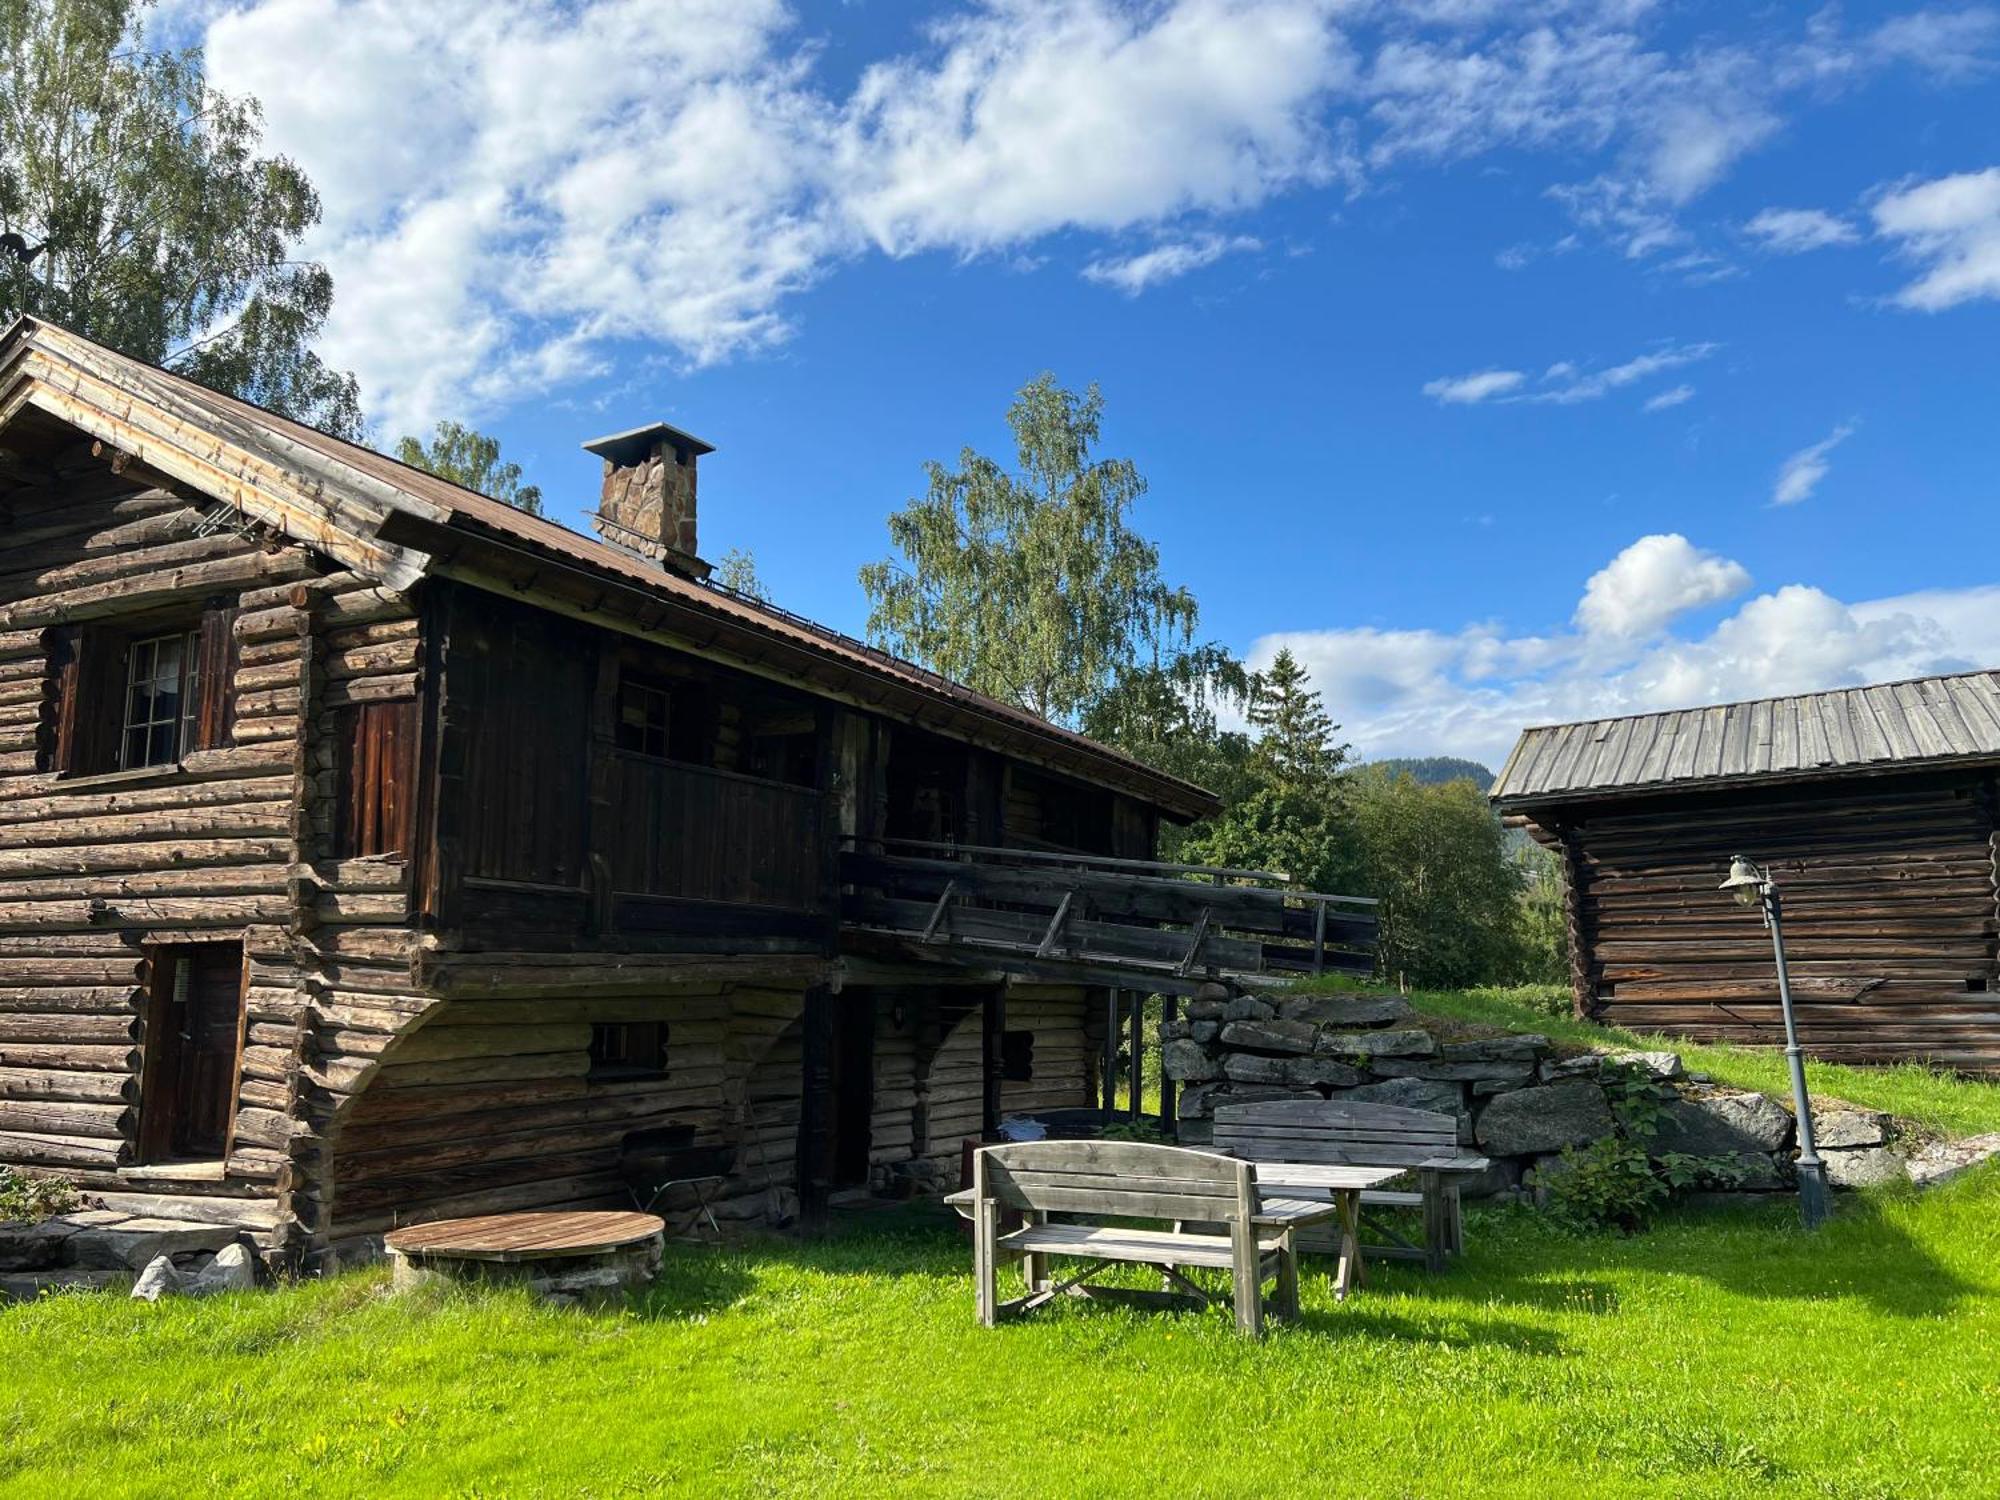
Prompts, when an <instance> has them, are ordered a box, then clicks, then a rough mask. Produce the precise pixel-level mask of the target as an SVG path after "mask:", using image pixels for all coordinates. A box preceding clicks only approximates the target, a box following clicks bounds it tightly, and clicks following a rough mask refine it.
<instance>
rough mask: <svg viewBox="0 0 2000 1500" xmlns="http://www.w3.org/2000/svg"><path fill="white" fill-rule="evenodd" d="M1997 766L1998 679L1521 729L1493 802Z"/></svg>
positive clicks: (1887, 686)
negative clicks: (1760, 780) (1921, 768)
mask: <svg viewBox="0 0 2000 1500" xmlns="http://www.w3.org/2000/svg"><path fill="white" fill-rule="evenodd" d="M1988 760H1990V761H2000V671H1980V672H1960V673H1955V674H1953V675H1951V676H1947V677H1913V678H1910V679H1909V680H1907V681H1904V682H1882V683H1876V684H1874V685H1872V686H1869V687H1855V688H1835V689H1833V690H1832V691H1830V692H1825V693H1802V694H1799V695H1797V696H1795V697H1790V698H1758V699H1754V700H1752V701H1750V702H1747V703H1719V704H1713V705H1710V706H1707V707H1703V708H1683V709H1675V710H1672V711H1670V712H1667V713H1658V714H1632V715H1628V716H1626V717H1624V718H1619V719H1589V720H1585V721H1582V722H1580V723H1575V724H1545V725H1541V726H1538V727H1536V728H1533V729H1528V730H1525V731H1523V732H1522V735H1521V738H1520V740H1519V742H1518V743H1516V744H1515V746H1514V753H1513V754H1512V755H1510V756H1508V757H1507V764H1506V765H1505V766H1504V767H1502V768H1501V771H1500V775H1499V776H1498V777H1497V778H1496V779H1495V780H1494V783H1493V792H1492V795H1493V798H1494V800H1495V801H1498V802H1500V803H1503V804H1505V803H1510V802H1530V801H1557V800H1561V799H1563V798H1566V797H1580V796H1592V795H1598V794H1602V793H1609V792H1622V791H1642V790H1644V791H1651V790H1656V789H1659V788H1663V787H1675V786H1683V785H1702V786H1712V785H1727V784H1730V783H1735V782H1743V781H1754V780H1756V779H1758V778H1760V777H1766V776H1784V777H1796V776H1817V775H1833V774H1837V773H1839V772H1842V771H1852V770H1856V769H1863V768H1867V769H1875V770H1880V769H1885V768H1888V767H1892V766H1896V767H1901V766H1924V765H1934V764H1950V763H1954V762H1964V761H1988Z"/></svg>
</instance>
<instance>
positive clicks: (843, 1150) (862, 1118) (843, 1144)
mask: <svg viewBox="0 0 2000 1500" xmlns="http://www.w3.org/2000/svg"><path fill="white" fill-rule="evenodd" d="M839 1006H840V1008H839V1011H838V1012H837V1017H836V1020H835V1025H834V1049H833V1059H834V1061H833V1184H834V1186H835V1187H860V1186H865V1185H866V1184H867V1182H868V1153H869V1147H870V1145H871V1143H872V1137H873V1125H874V1116H875V996H874V994H873V992H871V991H868V990H863V991H861V992H860V993H858V994H857V993H853V992H849V993H848V994H845V995H842V996H840V997H839Z"/></svg>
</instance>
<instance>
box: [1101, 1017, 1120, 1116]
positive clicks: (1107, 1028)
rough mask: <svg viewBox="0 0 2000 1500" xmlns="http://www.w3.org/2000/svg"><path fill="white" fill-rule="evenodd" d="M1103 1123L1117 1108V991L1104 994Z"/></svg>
mask: <svg viewBox="0 0 2000 1500" xmlns="http://www.w3.org/2000/svg"><path fill="white" fill-rule="evenodd" d="M1103 1073H1104V1101H1103V1103H1102V1104H1101V1105H1100V1106H1099V1107H1100V1108H1101V1109H1102V1110H1103V1111H1104V1123H1105V1124H1107V1125H1109V1124H1110V1123H1111V1116H1112V1113H1113V1111H1115V1110H1116V1109H1117V1108H1118V991H1117V990H1115V989H1110V990H1106V991H1105V992H1104V1068H1103Z"/></svg>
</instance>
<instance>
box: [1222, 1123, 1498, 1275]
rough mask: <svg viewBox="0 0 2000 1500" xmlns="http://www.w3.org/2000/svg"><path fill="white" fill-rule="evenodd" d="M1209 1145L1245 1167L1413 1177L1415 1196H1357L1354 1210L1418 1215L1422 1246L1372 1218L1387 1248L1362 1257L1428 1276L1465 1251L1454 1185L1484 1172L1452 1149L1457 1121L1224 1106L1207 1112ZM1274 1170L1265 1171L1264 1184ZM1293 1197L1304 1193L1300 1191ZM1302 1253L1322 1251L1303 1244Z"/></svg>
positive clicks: (1475, 1160)
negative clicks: (1385, 1171)
mask: <svg viewBox="0 0 2000 1500" xmlns="http://www.w3.org/2000/svg"><path fill="white" fill-rule="evenodd" d="M1214 1145H1215V1149H1216V1150H1218V1151H1223V1152H1227V1153H1228V1154H1230V1155H1232V1156H1240V1157H1242V1158H1244V1159H1245V1160H1248V1161H1253V1162H1263V1163H1272V1164H1276V1163H1283V1162H1296V1163H1301V1164H1315V1165H1316V1164H1327V1165H1343V1166H1370V1167H1388V1166H1393V1167H1399V1168H1402V1169H1404V1170H1406V1171H1409V1172H1412V1173H1414V1174H1415V1176H1416V1180H1417V1190H1416V1191H1415V1192H1406V1191H1392V1190H1385V1189H1379V1188H1378V1189H1371V1190H1369V1191H1367V1192H1364V1193H1363V1194H1362V1195H1361V1206H1362V1209H1363V1210H1364V1211H1366V1210H1367V1209H1370V1208H1377V1209H1380V1208H1398V1209H1417V1210H1421V1212H1422V1214H1423V1243H1422V1244H1420V1245H1418V1244H1412V1243H1410V1242H1409V1241H1408V1240H1407V1239H1405V1238H1403V1237H1402V1236H1401V1235H1400V1234H1398V1233H1396V1232H1395V1230H1394V1229H1393V1228H1392V1227H1390V1226H1388V1225H1386V1224H1384V1223H1382V1221H1381V1218H1380V1215H1373V1216H1371V1217H1370V1219H1369V1222H1370V1223H1371V1225H1373V1226H1374V1228H1375V1229H1376V1230H1377V1231H1378V1232H1380V1233H1382V1234H1383V1235H1385V1236H1386V1237H1387V1239H1388V1241H1389V1243H1387V1244H1385V1245H1370V1246H1368V1251H1369V1253H1370V1254H1374V1255H1387V1256H1392V1257H1401V1258H1404V1259H1410V1260H1421V1261H1423V1263H1424V1265H1425V1267H1426V1268H1427V1269H1429V1270H1432V1271H1441V1270H1443V1269H1444V1265H1445V1260H1446V1257H1447V1256H1450V1255H1456V1254H1462V1253H1463V1252H1464V1249H1465V1228H1464V1222H1463V1220H1462V1218H1461V1216H1460V1212H1459V1202H1458V1183H1457V1181H1456V1180H1455V1179H1456V1178H1457V1177H1458V1176H1459V1175H1460V1174H1463V1173H1466V1172H1477V1171H1479V1170H1480V1169H1481V1168H1483V1167H1484V1166H1485V1165H1486V1158H1485V1157H1483V1156H1480V1155H1477V1154H1476V1153H1474V1152H1470V1151H1467V1150H1465V1149H1464V1148H1462V1147H1461V1146H1460V1145H1459V1144H1458V1121H1457V1120H1456V1119H1455V1118H1453V1117H1452V1116H1451V1115H1446V1114H1438V1113H1436V1112H1434V1111H1431V1110H1427V1109H1405V1108H1403V1107H1401V1106H1400V1105H1394V1104H1345V1103H1342V1102H1340V1101H1339V1100H1324V1099H1274V1100H1270V1101H1268V1102H1265V1103H1262V1104H1226V1105H1223V1106H1222V1107H1221V1108H1219V1109H1217V1110H1216V1112H1215V1138H1214ZM1274 1170H1275V1168H1274V1167H1266V1168H1265V1176H1266V1178H1267V1179H1269V1178H1270V1177H1272V1175H1273V1171H1274ZM1280 1181H1282V1179H1280ZM1286 1190H1287V1191H1290V1190H1291V1189H1289V1188H1288V1189H1286ZM1298 1190H1299V1191H1301V1192H1304V1191H1307V1190H1306V1189H1305V1188H1303V1187H1301V1188H1300V1189H1298ZM1304 1248H1306V1249H1309V1250H1317V1249H1322V1248H1325V1247H1324V1246H1322V1245H1319V1244H1314V1243H1308V1244H1306V1245H1305V1246H1304Z"/></svg>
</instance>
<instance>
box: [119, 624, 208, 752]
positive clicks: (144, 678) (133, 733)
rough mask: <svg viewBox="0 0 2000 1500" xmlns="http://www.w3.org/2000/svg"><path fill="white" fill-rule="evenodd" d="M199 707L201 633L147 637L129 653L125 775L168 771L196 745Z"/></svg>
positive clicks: (122, 743) (122, 747) (122, 749)
mask: <svg viewBox="0 0 2000 1500" xmlns="http://www.w3.org/2000/svg"><path fill="white" fill-rule="evenodd" d="M200 703H201V633H200V632H199V631H197V630H175V631H171V632H169V633H167V634H165V635H155V636H144V637H141V638H140V639H138V640H135V641H133V642H132V644H131V645H130V646H129V647H127V648H126V652H125V726H124V734H123V737H122V738H121V739H120V741H119V747H120V748H119V754H118V764H119V767H120V769H122V770H128V771H129V770H133V769H135V768H137V767H140V766H170V765H172V764H173V763H174V762H176V761H178V760H179V759H180V758H181V754H182V751H183V750H184V749H185V748H186V747H188V746H191V745H193V744H194V742H195V723H196V716H197V713H198V711H199V707H200Z"/></svg>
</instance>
